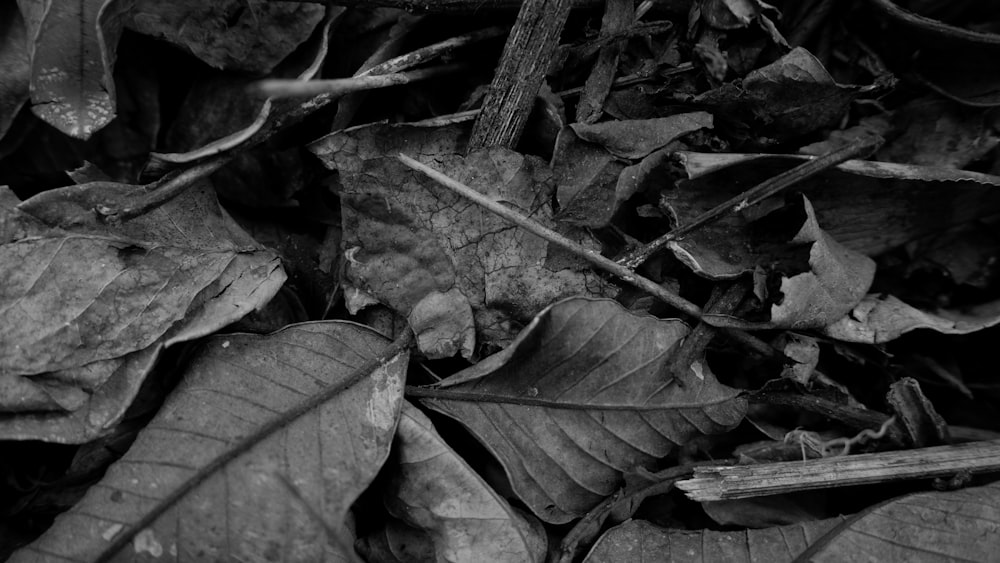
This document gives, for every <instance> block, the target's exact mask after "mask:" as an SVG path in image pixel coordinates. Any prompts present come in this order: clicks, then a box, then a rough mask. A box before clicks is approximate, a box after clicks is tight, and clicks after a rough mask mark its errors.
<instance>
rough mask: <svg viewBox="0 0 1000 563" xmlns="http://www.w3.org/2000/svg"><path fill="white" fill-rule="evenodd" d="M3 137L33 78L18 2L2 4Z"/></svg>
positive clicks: (0, 91)
mask: <svg viewBox="0 0 1000 563" xmlns="http://www.w3.org/2000/svg"><path fill="white" fill-rule="evenodd" d="M0 76H2V77H3V80H0V139H3V137H4V135H6V134H7V129H9V128H10V124H11V122H12V121H14V116H16V115H17V112H19V111H21V106H23V105H24V102H26V101H28V83H29V82H30V81H31V58H30V55H29V54H28V34H27V31H26V30H25V27H24V19H23V18H22V17H21V12H20V11H19V10H18V9H17V4H15V3H14V2H7V3H4V4H0Z"/></svg>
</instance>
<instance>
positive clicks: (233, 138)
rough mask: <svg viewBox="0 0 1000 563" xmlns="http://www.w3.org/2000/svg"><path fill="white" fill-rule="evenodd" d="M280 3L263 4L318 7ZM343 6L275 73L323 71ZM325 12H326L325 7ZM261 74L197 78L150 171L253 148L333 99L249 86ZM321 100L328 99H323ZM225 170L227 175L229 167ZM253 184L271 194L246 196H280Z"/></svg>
mask: <svg viewBox="0 0 1000 563" xmlns="http://www.w3.org/2000/svg"><path fill="white" fill-rule="evenodd" d="M150 4H151V5H154V4H155V6H165V7H167V8H166V9H172V7H173V5H172V4H162V3H159V2H152V3H150ZM241 4H242V2H241ZM205 6H206V9H215V8H207V6H209V5H205ZM212 6H214V5H212ZM278 6H279V5H278V4H263V5H261V7H262V8H263V9H265V10H268V11H273V10H275V9H292V10H306V11H310V12H311V11H312V10H314V9H315V8H317V7H315V6H308V5H305V4H303V5H300V6H302V7H301V8H278ZM230 8H233V6H230ZM342 10H343V9H342V8H333V7H331V8H330V9H329V10H328V11H327V12H326V17H325V19H323V20H322V21H321V22H319V23H318V24H315V23H314V24H312V25H311V26H310V29H312V27H313V26H315V29H313V31H312V34H311V35H308V36H307V35H303V37H308V40H307V41H306V42H305V43H303V44H302V46H301V49H299V50H298V51H297V52H296V53H295V55H294V56H290V57H288V58H287V59H285V60H284V61H282V62H281V63H280V64H278V65H277V67H275V68H274V69H273V71H272V72H271V73H270V76H273V77H278V78H297V79H300V80H308V79H310V78H313V77H314V76H315V75H316V74H317V73H318V72H319V70H320V67H321V65H322V63H323V61H324V60H325V58H326V54H327V49H328V48H329V32H330V27H331V26H332V25H333V22H334V21H335V20H336V19H337V16H338V15H339V14H340V13H341V12H342ZM320 14H321V15H322V12H320ZM185 17H187V16H185ZM310 18H311V16H310ZM268 29H274V27H273V25H271V26H268ZM244 32H245V31H244ZM276 62H277V61H276ZM257 79H258V78H257V77H246V76H242V75H236V74H217V75H212V76H209V77H208V78H206V79H204V80H201V81H198V82H196V83H195V84H194V86H193V87H192V88H191V91H190V92H189V93H188V95H187V98H186V100H185V103H184V105H183V106H182V107H181V111H180V114H179V115H178V116H177V118H176V119H175V120H174V124H173V126H172V127H171V129H170V132H169V134H168V141H167V143H168V146H167V150H169V151H171V152H155V153H152V154H151V155H150V162H149V164H148V165H147V168H146V172H147V173H150V174H162V173H165V172H166V171H168V170H171V169H173V168H176V167H178V166H180V165H184V164H190V163H192V162H197V161H199V160H202V159H205V158H208V157H210V156H212V155H215V154H218V153H220V152H223V151H228V150H232V149H233V148H235V147H238V146H243V147H251V146H254V145H257V144H260V143H261V142H263V141H265V140H266V139H267V138H269V137H270V136H271V135H272V134H273V133H274V132H275V131H276V130H277V129H278V128H279V123H280V122H281V121H282V120H284V119H286V118H288V117H289V116H290V115H291V114H294V113H295V112H296V111H300V109H299V108H300V106H304V105H309V104H314V103H315V104H320V105H321V104H322V103H326V101H329V98H330V97H329V96H316V97H314V98H313V99H311V100H309V101H308V102H307V103H304V102H303V101H302V100H296V99H278V100H273V99H271V98H267V97H265V96H261V95H258V94H256V93H255V92H254V91H252V90H249V89H248V87H249V85H250V84H252V83H253V82H254V81H256V80H257ZM321 99H322V100H326V101H324V102H317V100H321ZM254 160H255V159H254V157H253V156H251V155H246V154H243V155H239V156H237V159H236V161H235V162H234V164H233V167H234V168H237V170H239V169H241V168H242V169H245V168H247V167H248V166H252V165H253V164H255V162H254ZM223 173H224V174H225V172H223ZM235 179H239V175H236V174H233V173H232V172H229V178H228V180H229V181H230V182H232V181H233V180H235ZM252 185H253V187H254V188H255V190H254V191H263V192H265V193H263V194H261V195H257V194H251V195H257V197H256V198H253V197H250V196H245V199H249V200H251V201H253V200H254V199H257V200H260V199H263V200H264V201H269V202H273V201H274V200H275V199H276V198H275V196H274V194H272V193H270V192H273V191H275V188H274V187H273V186H271V185H267V186H260V185H259V184H252ZM238 191H239V190H237V189H231V190H230V192H231V193H232V192H236V193H238ZM279 195H283V196H284V197H281V198H278V200H279V202H282V203H283V202H285V201H286V200H287V194H279ZM268 196H270V197H268Z"/></svg>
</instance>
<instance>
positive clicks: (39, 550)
mask: <svg viewBox="0 0 1000 563" xmlns="http://www.w3.org/2000/svg"><path fill="white" fill-rule="evenodd" d="M387 344H388V341H387V339H386V338H385V337H383V336H381V335H379V334H377V333H375V332H374V331H372V330H370V329H367V328H364V327H361V326H359V325H356V324H353V323H344V322H320V323H308V324H301V325H295V326H292V327H288V328H286V329H284V330H282V331H279V332H276V333H274V334H271V335H269V336H254V335H247V334H236V335H227V336H216V337H213V338H211V339H209V340H208V341H207V342H206V343H205V345H204V348H202V349H201V351H200V352H199V354H198V355H197V356H196V357H195V358H194V359H193V360H192V363H191V364H190V365H189V367H188V369H187V373H186V375H185V378H184V380H183V382H182V383H181V384H180V386H179V387H178V388H177V389H176V390H175V391H174V392H173V393H172V394H171V395H170V397H169V398H168V399H167V402H166V404H164V406H163V407H162V408H161V409H160V412H159V414H158V415H157V416H156V418H154V419H153V421H152V422H150V423H149V425H148V426H147V427H146V428H145V429H144V430H143V431H142V432H141V433H140V435H139V437H138V438H137V440H136V442H135V443H134V444H133V445H132V447H131V448H130V449H129V451H128V453H126V454H125V456H124V457H123V458H122V459H121V460H119V461H118V462H116V463H115V464H114V465H112V467H111V468H110V469H109V470H108V472H107V474H106V475H105V476H104V478H103V479H102V481H101V483H99V484H98V485H95V486H94V487H92V488H91V489H90V490H89V491H88V492H87V495H86V496H85V497H84V499H83V500H82V501H80V503H79V504H77V505H76V506H75V507H74V508H73V509H71V510H70V511H69V512H67V513H65V514H63V515H61V516H60V517H58V518H57V519H56V522H55V524H53V526H52V527H51V528H50V529H49V530H48V531H47V532H46V533H45V534H44V535H43V536H42V537H40V538H39V539H38V540H36V541H35V542H34V543H32V544H31V545H29V546H27V547H25V548H23V549H21V550H20V551H19V552H18V553H16V554H15V555H14V556H13V557H12V558H11V559H10V561H33V562H37V561H79V562H81V563H82V562H88V561H93V560H94V559H95V557H96V556H97V555H98V554H100V553H102V552H103V551H104V550H105V549H106V548H107V547H108V546H109V544H110V542H111V541H113V540H114V539H115V537H116V536H118V535H119V534H122V533H130V532H138V534H137V535H135V537H134V540H133V541H132V542H130V544H129V545H128V547H126V548H124V549H123V550H122V551H120V552H116V553H114V554H111V555H113V556H114V560H116V561H134V560H136V559H137V558H140V557H146V556H149V555H152V556H154V557H161V556H166V557H169V558H177V559H194V560H199V559H205V558H206V557H207V558H209V559H213V560H238V559H253V558H257V557H261V556H262V555H263V556H266V557H267V558H269V559H277V558H280V554H282V553H290V552H294V553H296V554H297V556H296V560H298V561H317V562H318V561H330V560H332V559H334V558H336V557H338V556H339V554H338V553H337V550H338V548H337V546H336V545H331V544H330V543H328V538H325V537H324V532H323V528H322V523H320V522H317V521H315V520H314V519H312V518H311V517H310V515H309V514H308V512H307V511H306V510H305V509H304V507H303V506H302V505H301V501H300V500H298V499H296V498H295V497H294V496H293V495H291V494H289V491H288V489H287V488H286V487H285V486H283V485H282V483H281V480H280V477H283V478H284V479H285V480H286V481H288V482H290V483H291V484H292V485H293V486H294V487H296V488H297V489H299V491H300V492H301V493H302V496H303V497H304V498H305V499H306V500H307V501H309V502H311V503H314V504H313V508H314V509H316V510H317V511H318V512H319V513H320V514H321V515H322V517H323V519H324V522H326V523H328V524H330V525H331V526H333V528H334V529H335V530H336V531H338V532H340V533H341V534H344V535H345V536H346V535H347V533H346V530H345V529H344V527H343V526H344V519H345V516H346V515H347V510H348V508H349V507H350V505H351V503H352V502H354V499H355V498H357V496H358V495H359V494H360V493H361V491H363V490H364V489H365V488H366V487H367V486H368V484H369V483H370V482H371V480H372V479H373V478H374V477H375V474H376V473H377V472H378V469H379V468H380V467H381V465H382V463H383V462H384V461H385V458H386V456H387V455H388V453H389V445H390V442H391V439H392V435H393V433H394V431H395V428H396V424H397V418H398V415H399V409H400V405H401V403H402V398H403V379H404V376H405V373H406V365H407V354H406V353H403V354H401V355H397V356H395V357H394V358H393V359H392V361H390V362H389V363H387V364H384V365H382V366H381V367H379V368H377V369H376V370H375V371H374V372H373V373H372V374H371V375H370V376H369V377H365V378H362V379H361V380H360V381H358V382H354V383H353V385H351V386H349V387H346V388H343V389H341V390H340V392H339V393H338V394H336V395H335V396H333V397H332V398H331V399H329V400H328V401H326V402H325V403H323V404H320V405H318V406H316V407H315V408H313V409H311V410H308V411H306V412H305V413H303V414H302V415H301V416H299V417H298V418H294V419H291V420H288V422H287V426H285V427H284V428H283V429H279V430H278V431H277V432H275V433H274V434H271V435H270V436H269V437H265V438H263V439H262V440H261V441H259V442H257V443H256V444H255V445H253V446H252V447H251V448H250V449H249V450H245V451H242V452H236V457H233V458H230V457H227V456H231V455H233V454H234V452H232V451H231V450H233V448H234V446H236V445H237V444H239V443H240V442H241V440H242V439H243V438H244V437H246V436H250V435H252V434H254V433H255V432H256V431H257V430H258V429H259V428H260V427H262V426H264V425H265V424H269V423H271V422H272V421H273V420H275V419H276V418H280V417H282V416H285V413H286V412H287V411H289V410H291V409H293V408H294V407H295V406H296V405H298V404H300V403H302V402H303V401H307V400H308V399H309V397H310V396H312V395H315V394H317V393H319V392H321V391H323V390H326V389H329V388H331V387H336V386H339V385H346V384H347V383H348V382H349V378H350V377H351V376H352V375H353V374H354V373H355V370H357V368H359V367H360V366H361V365H362V364H364V363H365V362H366V361H369V360H371V359H373V358H374V357H376V356H377V355H378V354H379V353H381V351H382V350H383V349H384V348H385V347H386V345H387ZM191 486H193V488H186V487H191ZM175 494H180V495H181V498H180V500H179V501H178V502H177V503H176V504H172V505H169V506H166V507H162V506H161V504H165V503H167V502H169V501H170V499H171V497H172V495H175ZM162 508H166V512H164V513H162V514H161V515H159V516H157V517H156V519H155V520H154V521H152V522H148V523H145V522H144V523H142V524H141V525H142V526H143V529H142V530H135V529H134V528H133V527H134V526H136V525H139V524H140V521H141V519H142V518H143V517H145V516H146V515H147V514H151V513H154V511H157V510H161V509H162Z"/></svg>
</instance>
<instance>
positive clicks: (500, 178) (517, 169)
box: [310, 125, 610, 351]
mask: <svg viewBox="0 0 1000 563" xmlns="http://www.w3.org/2000/svg"><path fill="white" fill-rule="evenodd" d="M466 135H467V134H466V133H465V130H464V129H462V128H459V127H456V126H448V127H426V126H418V125H397V126H393V125H374V126H362V127H357V128H352V129H348V130H345V131H341V132H338V133H334V134H332V135H329V136H327V137H324V138H323V139H321V140H319V141H316V142H315V143H313V144H312V145H311V147H310V150H312V151H313V152H314V153H316V154H317V156H319V157H320V159H322V160H323V162H324V164H326V166H327V167H329V168H332V169H336V170H338V171H339V173H340V180H341V183H342V187H341V188H339V189H338V193H339V194H340V198H341V204H342V206H343V207H342V213H343V224H344V235H343V242H342V244H343V248H344V252H345V256H346V257H347V262H348V265H347V268H346V276H345V280H344V281H345V294H346V296H347V298H348V301H347V305H348V307H355V306H356V304H360V305H362V306H363V305H364V304H367V302H369V300H370V299H371V298H372V297H374V298H375V299H377V300H378V301H379V302H381V303H384V304H385V305H387V306H389V307H391V308H393V309H395V310H396V311H397V312H399V313H400V314H402V315H407V316H408V315H409V314H410V312H411V311H412V310H413V308H414V307H415V306H416V305H417V303H419V302H420V301H421V300H422V299H424V298H425V297H426V296H427V295H428V294H430V293H432V292H441V293H447V292H449V291H451V290H452V289H457V290H458V292H459V293H460V296H454V297H453V298H452V299H451V301H450V302H451V303H452V306H453V311H452V314H451V319H450V321H449V322H450V323H451V324H452V326H455V327H467V326H470V323H469V322H468V317H467V316H466V315H467V313H466V311H467V310H468V309H467V308H466V306H465V305H464V304H463V303H462V300H463V299H464V300H465V301H466V302H468V304H469V306H470V307H471V309H472V312H473V315H474V317H475V327H476V337H477V339H478V341H479V343H480V344H483V343H494V344H498V343H499V344H502V343H504V342H507V341H509V339H510V338H511V337H512V336H513V334H514V333H516V331H517V329H518V328H519V326H520V323H526V322H528V321H529V320H530V319H531V318H532V316H533V315H534V314H536V313H537V312H538V311H540V310H541V309H542V308H543V307H545V306H546V305H548V304H550V303H552V301H554V300H556V299H559V298H562V297H566V296H569V295H578V294H584V295H603V294H607V293H610V286H609V285H608V284H607V283H606V282H604V281H602V279H601V278H600V277H599V276H597V275H595V274H594V273H593V272H592V270H591V269H590V268H589V267H588V266H587V265H586V263H585V262H583V261H582V260H580V259H579V258H578V257H575V256H570V255H567V254H566V253H564V252H562V251H560V250H558V249H555V247H550V246H549V244H548V242H546V241H544V240H543V239H541V238H539V237H537V236H535V235H533V234H530V233H527V232H525V231H524V230H522V229H518V228H516V227H514V226H512V225H510V224H509V223H507V222H506V221H504V220H503V219H500V218H498V217H496V216H495V215H493V214H491V213H489V212H488V211H484V210H482V209H480V208H479V207H478V206H476V205H474V204H472V203H469V202H468V201H466V200H464V199H462V198H461V197H460V196H458V195H456V194H454V193H452V192H451V191H449V190H447V189H445V188H442V187H441V186H439V185H437V183H436V182H434V181H433V180H430V179H428V178H426V177H425V176H424V175H423V174H419V173H416V172H414V171H412V170H411V169H410V168H408V167H406V166H405V165H403V164H402V163H400V162H399V161H398V160H397V158H396V155H397V154H398V153H400V152H403V153H406V154H408V155H413V156H414V157H415V158H417V159H418V160H421V161H423V162H424V163H427V164H429V165H431V166H433V167H435V168H436V169H438V170H440V171H441V172H442V173H444V174H446V175H448V176H450V177H452V178H454V179H456V180H458V181H459V182H462V183H465V184H467V185H469V186H472V187H473V188H476V189H479V190H481V191H483V192H484V193H486V194H487V195H489V196H490V197H493V198H494V199H497V200H500V201H502V202H504V203H505V204H507V205H511V206H514V207H515V208H517V209H519V210H520V211H521V212H522V213H524V214H526V215H530V216H531V217H532V218H533V219H535V220H536V221H539V222H541V223H542V224H544V225H547V226H552V221H551V220H550V219H549V217H550V216H551V208H550V199H551V198H550V194H551V190H552V185H551V173H550V171H549V169H548V167H547V166H546V165H545V163H544V162H541V161H540V160H538V159H537V158H535V157H531V156H525V155H521V154H518V153H515V152H513V151H509V150H506V149H501V148H491V149H487V150H483V151H478V152H475V153H472V154H470V155H468V156H462V155H463V153H464V147H463V145H464V143H465V140H466V139H467V136H466ZM564 234H567V236H570V237H571V238H572V237H576V238H584V237H585V236H587V235H586V234H585V233H579V232H578V233H576V234H574V233H572V232H570V233H564ZM585 244H586V243H585ZM590 244H592V245H594V246H595V247H596V245H595V244H594V243H590ZM439 338H444V339H445V340H450V341H453V342H467V338H468V331H467V330H465V329H460V330H458V331H455V332H454V333H453V334H452V335H450V336H447V337H445V336H444V335H439ZM463 346H464V345H463ZM425 351H426V350H425Z"/></svg>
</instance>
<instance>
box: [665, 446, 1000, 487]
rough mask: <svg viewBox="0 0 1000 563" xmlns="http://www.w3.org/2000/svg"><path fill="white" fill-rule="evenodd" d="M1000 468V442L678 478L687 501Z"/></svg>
mask: <svg viewBox="0 0 1000 563" xmlns="http://www.w3.org/2000/svg"><path fill="white" fill-rule="evenodd" d="M996 471H1000V440H990V441H987V442H970V443H968V444H957V445H952V446H936V447H933V448H920V449H914V450H901V451H894V452H882V453H874V454H861V455H851V456H842V457H827V458H821V459H810V460H808V461H786V462H781V463H762V464H759V465H735V466H729V467H726V466H716V467H697V468H695V470H694V477H693V478H691V479H685V480H684V481H678V482H677V488H679V489H681V490H682V491H684V492H685V493H686V494H687V497H688V498H689V499H691V500H695V501H699V502H704V501H713V500H728V499H740V498H751V497H758V496H765V495H775V494H781V493H791V492H796V491H808V490H814V489H828V488H833V487H846V486H850V485H865V484H870V483H884V482H887V481H901V480H904V479H928V478H931V477H947V476H951V475H955V474H956V473H962V472H969V473H989V472H996Z"/></svg>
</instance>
